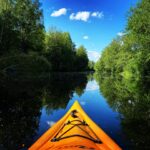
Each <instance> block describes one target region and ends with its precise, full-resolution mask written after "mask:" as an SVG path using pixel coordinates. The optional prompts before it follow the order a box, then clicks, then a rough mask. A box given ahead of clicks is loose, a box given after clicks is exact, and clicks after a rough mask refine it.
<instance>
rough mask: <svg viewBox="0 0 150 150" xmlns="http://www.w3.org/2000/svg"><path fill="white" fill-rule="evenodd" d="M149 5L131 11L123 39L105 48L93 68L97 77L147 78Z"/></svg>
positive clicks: (149, 44) (148, 64)
mask: <svg viewBox="0 0 150 150" xmlns="http://www.w3.org/2000/svg"><path fill="white" fill-rule="evenodd" d="M149 17H150V1H148V0H142V1H141V2H140V3H138V4H137V7H136V8H132V9H131V12H130V15H129V18H128V24H127V28H126V31H125V33H124V36H122V37H117V38H116V39H115V40H113V41H112V42H111V43H110V45H109V46H107V47H106V48H105V49H104V51H103V53H102V56H101V58H100V59H99V61H98V62H97V63H96V65H95V69H96V71H97V72H98V73H99V74H100V75H111V76H120V75H122V76H124V77H125V78H133V77H138V78H140V77H141V76H150V67H149V66H150V59H149V56H150V51H149V50H150V40H149V39H150V18H149Z"/></svg>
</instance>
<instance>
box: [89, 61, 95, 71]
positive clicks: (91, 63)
mask: <svg viewBox="0 0 150 150" xmlns="http://www.w3.org/2000/svg"><path fill="white" fill-rule="evenodd" d="M94 66H95V62H94V61H89V62H88V70H90V71H94Z"/></svg>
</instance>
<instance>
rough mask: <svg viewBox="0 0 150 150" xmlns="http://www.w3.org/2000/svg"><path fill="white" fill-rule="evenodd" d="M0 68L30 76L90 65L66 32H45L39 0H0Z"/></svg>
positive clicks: (82, 49) (85, 52) (86, 57)
mask: <svg viewBox="0 0 150 150" xmlns="http://www.w3.org/2000/svg"><path fill="white" fill-rule="evenodd" d="M88 64H89V67H88ZM0 70H1V71H3V72H4V73H7V74H8V73H9V74H16V73H19V74H21V73H28V74H30V75H31V74H39V73H41V72H42V73H45V72H52V71H59V72H61V71H86V70H93V68H91V62H89V59H88V56H87V51H86V49H85V47H84V46H80V47H79V48H76V46H75V44H74V42H73V41H72V39H71V36H70V34H69V33H68V32H62V31H59V30H57V29H50V31H49V32H46V31H45V28H44V21H43V12H42V9H41V4H40V2H39V0H0Z"/></svg>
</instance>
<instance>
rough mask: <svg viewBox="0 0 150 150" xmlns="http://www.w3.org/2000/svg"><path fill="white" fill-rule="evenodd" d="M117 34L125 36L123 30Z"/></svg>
mask: <svg viewBox="0 0 150 150" xmlns="http://www.w3.org/2000/svg"><path fill="white" fill-rule="evenodd" d="M117 35H118V36H124V35H125V33H123V32H118V33H117Z"/></svg>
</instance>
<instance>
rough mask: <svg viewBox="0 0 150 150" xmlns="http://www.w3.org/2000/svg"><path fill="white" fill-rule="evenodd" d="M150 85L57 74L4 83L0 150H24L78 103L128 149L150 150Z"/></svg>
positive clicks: (0, 105)
mask: <svg viewBox="0 0 150 150" xmlns="http://www.w3.org/2000/svg"><path fill="white" fill-rule="evenodd" d="M149 85H150V84H149V82H148V80H145V79H141V80H135V79H134V80H133V79H132V80H125V79H114V78H108V77H107V78H99V76H96V78H95V79H94V77H93V75H92V74H69V73H68V74H53V75H50V76H47V77H41V78H39V79H32V80H31V79H27V78H21V79H10V78H3V77H1V79H0V150H24V149H27V148H28V147H29V146H30V145H31V144H32V143H33V142H35V141H36V140H37V139H38V138H39V137H40V136H41V135H42V134H43V133H44V132H45V131H46V130H47V129H48V128H49V127H50V126H52V125H53V124H54V123H55V122H56V121H57V120H59V119H60V118H61V117H62V116H63V115H64V114H65V113H66V112H67V110H68V109H69V108H70V106H71V105H72V104H73V102H74V101H75V100H78V101H79V102H80V104H81V105H82V107H83V108H84V110H85V111H86V113H87V114H88V115H89V116H90V117H91V118H92V119H93V120H94V121H95V122H96V123H97V124H98V125H99V126H100V127H101V128H102V129H103V130H104V131H105V132H106V133H107V134H108V135H109V136H110V137H112V139H114V140H115V141H116V142H117V143H118V144H119V145H120V146H121V147H122V148H123V149H124V150H134V149H136V150H146V149H150V88H149Z"/></svg>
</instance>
